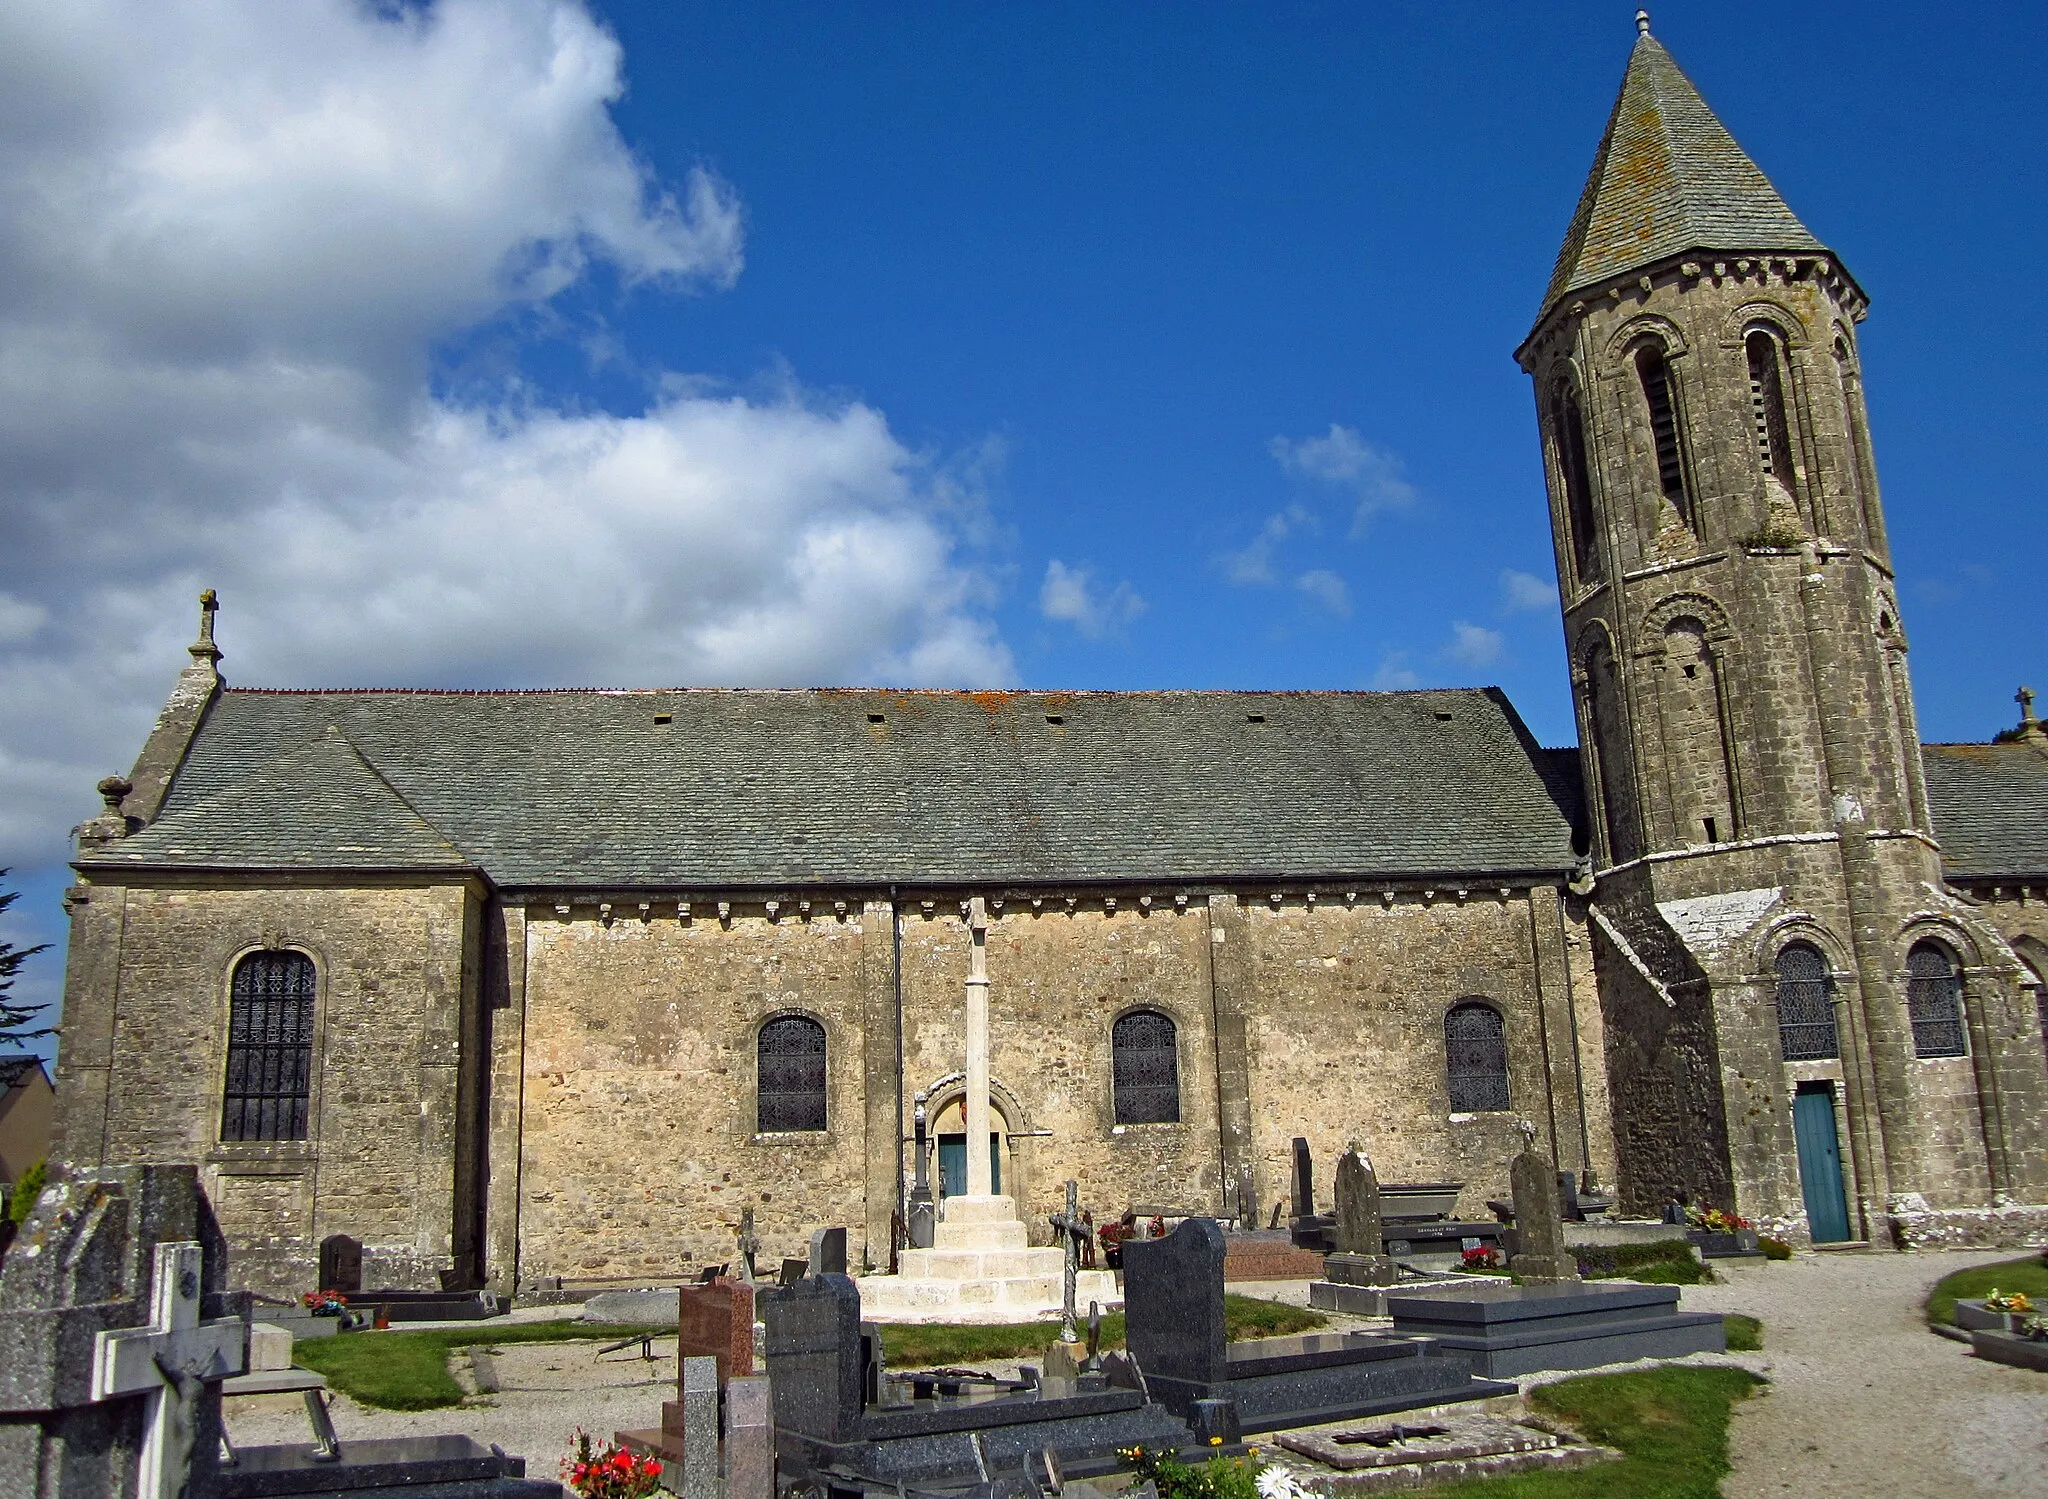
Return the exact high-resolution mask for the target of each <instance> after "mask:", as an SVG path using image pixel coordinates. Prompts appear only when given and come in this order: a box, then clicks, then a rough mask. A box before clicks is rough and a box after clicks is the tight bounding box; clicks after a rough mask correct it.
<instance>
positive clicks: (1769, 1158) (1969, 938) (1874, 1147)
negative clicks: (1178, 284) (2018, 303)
mask: <svg viewBox="0 0 2048 1499" xmlns="http://www.w3.org/2000/svg"><path fill="white" fill-rule="evenodd" d="M1637 30H1638V35H1637V37H1636V41H1635V46H1634V50H1633V52H1632V54H1631V56H1630V59H1629V65H1628V71H1627V74H1626V76H1625V77H1624V79H1623V82H1622V87H1621V94H1620V97H1619V98H1618V99H1617V101H1616V103H1615V106H1614V111H1613V114H1612V116H1611V117H1610V118H1609V120H1608V124H1607V130H1606V133H1605V135H1604V136H1603V137H1602V139H1601V142H1600V147H1599V151H1598V153H1597V155H1596V157H1595V159H1594V163H1593V170H1592V173H1591V175H1590V177H1589V178H1588V180H1587V183H1586V186H1585V190H1584V192H1583V194H1582V195H1581V197H1580V199H1579V204H1578V208H1577V211H1576V212H1575V213H1574V214H1573V216H1572V221H1571V226H1570V229H1569V230H1568V232H1567V234H1566V236H1565V241H1564V246H1563V248H1562V250H1561V251H1560V252H1559V255H1558V258H1557V264H1556V267H1555V269H1554V270H1553V272H1552V275H1551V278H1550V283H1549V287H1548V289H1547V290H1546V292H1545V295H1544V301H1543V310H1542V313H1541V315H1540V316H1539V317H1538V319H1537V322H1536V326H1535V328H1534V330H1533V331H1532V332H1531V333H1530V335H1529V337H1528V339H1527V340H1526V341H1525V342H1524V343H1523V345H1522V347H1521V348H1520V349H1519V350H1518V351H1517V355H1516V357H1517V360H1518V361H1519V362H1520V364H1521V366H1522V368H1523V369H1524V370H1525V371H1527V372H1528V374H1529V375H1530V377H1531V378H1532V379H1533V381H1534V382H1535V388H1536V404H1537V420H1538V426H1539V430H1540V432H1541V435H1542V441H1543V452H1544V461H1545V469H1546V474H1547V477H1548V481H1549V491H1550V506H1551V522H1552V529H1553V534H1554V539H1555V544H1556V556H1557V572H1558V580H1559V585H1560V587H1559V592H1560V596H1561V599H1562V603H1563V608H1564V623H1565V635H1566V644H1567V648H1568V650H1569V653H1570V661H1571V671H1572V690H1573V697H1574V701H1575V705H1576V708H1577V713H1578V724H1579V742H1580V761H1581V771H1582V775H1583V780H1584V786H1585V796H1586V806H1587V819H1588V823H1589V825H1590V828H1591V836H1592V844H1593V847H1592V857H1593V866H1594V870H1593V872H1594V879H1595V882H1596V893H1595V894H1594V896H1593V898H1592V901H1591V903H1590V906H1591V910H1590V920H1591V923H1592V925H1593V928H1594V945H1595V952H1596V960H1597V966H1598V969H1599V973H1600V983H1601V989H1602V997H1603V1003H1604V1004H1607V1005H1608V1006H1609V1008H1610V1010H1611V1012H1612V1014H1611V1017H1610V1019H1611V1024H1610V1027H1609V1036H1610V1045H1609V1069H1610V1086H1611V1087H1612V1088H1613V1089H1614V1092H1615V1105H1616V1117H1617V1131H1618V1134H1619V1135H1620V1136H1621V1138H1620V1139H1619V1140H1618V1141H1617V1144H1618V1146H1619V1149H1620V1152H1621V1157H1622V1161H1623V1178H1624V1179H1623V1181H1622V1183H1621V1186H1622V1190H1623V1193H1624V1196H1625V1197H1626V1198H1629V1199H1632V1200H1631V1203H1630V1205H1631V1206H1634V1207H1636V1208H1639V1209H1640V1208H1653V1207H1655V1206H1657V1205H1659V1203H1660V1202H1661V1201H1662V1200H1664V1199H1667V1198H1668V1197H1669V1196H1671V1195H1674V1194H1683V1195H1686V1196H1688V1197H1691V1198H1694V1199H1702V1200H1706V1201H1710V1202H1716V1203H1719V1204H1721V1205H1723V1206H1732V1207H1739V1208H1740V1209H1741V1210H1742V1211H1743V1212H1744V1213H1745V1214H1747V1215H1749V1216H1752V1217H1756V1218H1759V1219H1762V1220H1764V1221H1766V1222H1770V1223H1773V1224H1776V1225H1778V1226H1780V1227H1781V1228H1782V1229H1783V1230H1784V1231H1787V1232H1791V1233H1794V1234H1795V1235H1798V1234H1804V1233H1806V1232H1809V1231H1810V1232H1812V1233H1813V1234H1814V1235H1815V1236H1821V1237H1835V1238H1868V1237H1872V1236H1878V1237H1882V1236H1883V1234H1884V1233H1885V1227H1884V1224H1885V1223H1886V1222H1888V1221H1890V1220H1891V1219H1892V1218H1895V1217H1896V1215H1897V1214H1899V1213H1901V1212H1909V1211H1917V1210H1918V1208H1917V1207H1916V1206H1915V1205H1916V1204H1919V1205H1922V1206H1924V1205H1927V1204H1934V1205H1936V1207H1937V1208H1939V1207H1940V1206H1941V1205H1946V1206H1947V1207H1952V1208H1955V1209H1963V1210H1967V1209H1973V1208H1977V1207H1984V1206H1988V1205H1989V1204H1990V1203H1991V1202H1992V1201H1993V1200H1994V1199H1997V1198H2000V1197H2011V1196H2014V1195H2018V1196H2020V1197H2022V1198H2023V1199H2024V1200H2028V1201H2041V1200H2043V1198H2048V1154H2044V1152H2043V1151H2042V1150H2041V1149H2040V1148H2038V1147H2039V1144H2040V1141H2041V1136H2042V1132H2043V1127H2044V1124H2048V1121H2044V1119H2043V1109H2044V1104H2048V1098H2044V1094H2048V1080H2044V1079H2043V1077H2042V1076H2041V1075H2040V1074H2041V1068H2040V1065H2039V1057H2040V1052H2039V1049H2038V1048H2039V1036H2038V1022H2035V1023H2034V1024H2033V1025H2031V1026H2030V1025H2029V1024H2028V1022H2027V1017H2026V1016H2025V1015H2024V1014H2023V1013H2020V1011H2021V1005H2020V998H2021V996H2020V991H2019V990H2018V989H2017V987H2016V984H2017V965H2016V963H2015V961H2014V960H2013V958H2012V955H2011V953H2010V951H2009V950H2008V949H2006V948H2005V945H2004V944H2003V942H2002V941H2000V940H1999V939H1998V937H1997V934H1996V933H1995V932H1994V931H1992V930H1991V929H1990V928H1989V926H1988V924H1985V923H1982V922H1979V921H1978V920H1976V919H1975V918H1974V917H1973V916H1972V914H1971V913H1970V911H1969V909H1968V908H1967V906H1966V905H1965V904H1964V903H1963V902H1961V901H1958V900H1957V899H1955V898H1954V897H1953V896H1952V895H1951V894H1949V893H1948V892H1947V891H1946V890H1945V889H1944V888H1943V886H1942V882H1941V864H1940V856H1939V849H1938V844H1937V842H1936V840H1935V835H1934V829H1933V828H1932V825H1931V819H1930V816H1929V812H1928V804H1927V793H1926V787H1925V785H1924V783H1923V778H1922V770H1921V757H1920V744H1919V734H1918V730H1917V728H1916V726H1915V723H1914V716H1913V704H1912V692H1911V688H1910V684H1909V681H1908V676H1907V670H1906V636H1905V632H1904V629H1903V626H1902V624H1901V621H1900V613H1899V608H1898V598H1897V589H1896V585H1895V583H1894V579H1893V571H1892V563H1891V557H1890V553H1889V549H1888V545H1887V542H1886V536H1885V527H1884V519H1883V511H1882V506H1881V504H1880V502H1879V498H1878V490H1877V476H1876V469H1875V465H1874V463H1873V461H1872V453H1871V445H1870V439H1869V434H1868V430H1867V427H1866V419H1865V412H1864V402H1863V391H1862V376H1861V373H1860V364H1859V359H1858V353H1857V340H1856V326H1857V324H1858V323H1859V322H1860V321H1861V320H1862V318H1863V316H1864V313H1865V310H1866V308H1867V305H1868V304H1867V299H1866V298H1865V296H1864V293H1863V291H1862V289H1861V288H1860V287H1859V286H1858V285H1857V283H1856V281H1855V279H1854V278H1853V277H1852V276H1851V275H1850V274H1849V272H1848V271H1847V270H1846V269H1845V268H1844V267H1843V266H1842V264H1841V262H1840V260H1839V258H1838V257H1837V256H1835V255H1834V254H1833V253H1832V252H1831V251H1830V250H1829V249H1828V248H1827V247H1826V246H1825V245H1823V244H1822V243H1821V241H1820V240H1819V239H1817V238H1816V237H1815V236H1814V235H1813V233H1812V232H1811V231H1810V230H1809V229H1808V228H1807V227H1806V226H1805V225H1804V224H1803V223H1801V222H1800V220H1799V219H1798V217H1797V216H1796V215H1794V213H1793V212H1792V210H1791V209H1790V208H1789V207H1788V206H1787V205H1786V203H1785V201H1784V199H1783V198H1782V197H1780V196H1779V194H1778V192H1777V190H1776V189H1775V188H1774V187H1773V186H1772V185H1771V183H1770V181H1769V180H1768V179H1767V178H1766V177H1765V176H1764V174H1763V173H1762V171H1760V170H1759V169H1758V167H1757V166H1756V164H1755V162H1753V161H1752V160H1751V159H1750V158H1749V156H1748V155H1746V154H1745V153H1744V152H1743V150H1742V148H1741V147H1740V146H1738V145H1737V144H1736V143H1735V140H1734V138H1733V137H1732V136H1731V135H1730V134H1729V132H1728V130H1727V129H1726V128H1725V127H1724V126H1723V125H1722V123H1721V121H1720V120H1719V119H1717V118H1716V117H1715V115H1714V113H1713V111H1712V110H1710V109H1709V108H1708V107H1707V105H1706V102H1705V101H1704V100H1703V99H1702V98H1701V96H1700V94H1699V92H1698V90H1697V89H1695V88H1694V86H1693V84H1692V83H1691V81H1690V80H1689V79H1688V78H1687V77H1686V76H1685V74H1684V73H1683V72H1681V71H1680V70H1679V68H1678V65H1677V64H1676V63H1675V62H1674V61H1673V60H1672V58H1671V55H1670V54H1669V53H1668V52H1667V51H1666V50H1665V49H1664V48H1663V47H1662V46H1661V45H1660V44H1659V43H1658V42H1657V40H1656V39H1655V38H1654V37H1653V36H1651V35H1650V30H1649V18H1648V16H1647V15H1645V14H1642V13H1638V16H1637ZM1788 954H1789V955H1790V956H1788ZM1930 955H1938V957H1939V958H1940V960H1941V961H1943V962H1945V963H1947V965H1948V973H1949V976H1950V988H1949V990H1946V991H1943V994H1937V993H1936V989H1937V987H1938V986H1937V985H1936V984H1934V983H1933V981H1932V978H1931V977H1930V975H1932V973H1933V968H1932V965H1933V964H1934V963H1935V957H1934V956H1930ZM1788 964H1789V965H1790V966H1789V967H1788ZM1802 965H1803V966H1802ZM1915 965H1918V966H1917V967H1916V966H1915ZM1795 970H1796V971H1797V972H1799V973H1804V974H1808V975H1816V974H1817V975H1820V977H1810V978H1809V979H1807V980H1804V982H1807V983H1808V984H1809V988H1810V989H1811V992H1807V991H1801V993H1802V995H1803V996H1804V998H1803V1000H1802V1003H1806V1005H1807V1008H1808V1010H1810V1011H1811V1012H1812V1013H1809V1014H1805V1017H1804V1021H1803V1022H1802V1023H1804V1024H1807V1025H1809V1026H1812V1025H1819V1024H1821V1023H1822V1022H1823V1021H1825V1022H1826V1024H1827V1025H1828V1026H1830V1027H1832V1030H1831V1032H1830V1034H1829V1035H1827V1036H1825V1037H1822V1038H1821V1039H1818V1040H1817V1039H1815V1037H1817V1036H1819V1035H1820V1033H1819V1032H1816V1031H1812V1030H1803V1031H1799V1032H1797V1035H1798V1037H1799V1039H1798V1041H1797V1043H1796V1044H1794V1043H1792V1042H1788V1040H1787V1037H1788V1036H1790V1035H1792V1034H1793V1032H1790V1031H1787V1030H1785V1029H1784V1025H1785V1024H1787V1023H1791V1022H1786V1021H1785V1013H1786V1011H1785V995H1786V993H1787V992H1788V991H1787V990H1786V988H1785V983H1786V981H1785V979H1784V975H1785V974H1786V973H1787V972H1791V971H1795ZM1916 973H1918V974H1920V977H1921V979H1922V980H1926V981H1924V982H1923V981H1918V980H1915V979H1914V977H1913V976H1914V974H1916ZM1815 985H1818V986H1820V987H1819V988H1813V987H1812V986H1815ZM1823 991H1824V992H1823ZM1944 995H1946V996H1948V998H1952V999H1953V1007H1952V1008H1953V1016H1952V1018H1953V1024H1952V1025H1951V1026H1949V1027H1948V1029H1946V1030H1943V1029H1942V1028H1941V1026H1940V1025H1938V1024H1936V1022H1937V1021H1939V1020H1941V1018H1942V1016H1944V1015H1947V1014H1949V1013H1950V1012H1949V1011H1948V1010H1946V1009H1944V1008H1943V1006H1944V1005H1945V1004H1947V1003H1948V998H1945V997H1944ZM2015 1031H2019V1032H2029V1031H2030V1032H2032V1045H2033V1047H2034V1048H2035V1049H2034V1050H2033V1052H2032V1054H2031V1057H2030V1058H2029V1059H2027V1060H2026V1061H2025V1062H2024V1063H2023V1062H2022V1061H2021V1060H2020V1058H2019V1056H2018V1054H2017V1048H2016V1047H2014V1046H2012V1045H2011V1044H2010V1043H2009V1039H2008V1038H2009V1037H2010V1036H2011V1035H2012V1034H2013V1033H2014V1032H2015ZM1937 1032H1939V1033H1940V1034H1939V1035H1937ZM1815 1050H1820V1051H1824V1052H1826V1053H1828V1054H1827V1055H1821V1056H1814V1055H1807V1054H1806V1053H1810V1052H1813V1051H1815ZM1809 1095H1811V1096H1809ZM1823 1098H1824V1100H1825V1102H1824V1103H1823V1102H1822V1099H1823ZM1802 1100H1803V1101H1802ZM1795 1115H1796V1116H1797V1118H1798V1119H1799V1120H1800V1121H1803V1123H1801V1124H1800V1125H1799V1126H1798V1127H1796V1128H1795ZM1823 1116H1827V1117H1823ZM1830 1119H1831V1120H1832V1123H1831V1124H1830V1123H1829V1120H1830ZM1823 1124H1828V1126H1829V1127H1830V1128H1832V1129H1833V1131H1834V1137H1833V1139H1834V1148H1836V1149H1837V1151H1838V1154H1839V1159H1840V1167H1839V1174H1840V1179H1839V1181H1838V1182H1835V1183H1832V1184H1831V1183H1829V1182H1826V1181H1822V1182H1819V1183H1816V1182H1814V1181H1812V1180H1809V1179H1804V1178H1802V1175H1801V1162H1802V1160H1805V1159H1806V1158H1807V1157H1806V1155H1803V1154H1802V1152H1808V1153H1809V1154H1810V1153H1811V1152H1812V1151H1814V1150H1818V1149H1819V1146H1818V1144H1817V1143H1816V1141H1817V1139H1818V1133H1819V1132H1820V1130H1821V1127H1822V1125H1823ZM1802 1131H1803V1132H1802ZM1810 1135H1811V1136H1814V1138H1813V1139H1809V1136H1810ZM2022 1142H2024V1144H2022ZM1809 1147H1810V1148H1811V1149H1809ZM1816 1169H1817V1168H1810V1169H1809V1170H1808V1171H1807V1173H1806V1175H1807V1177H1808V1178H1810V1177H1812V1176H1813V1175H1814V1174H1815V1170H1816ZM1901 1204H1904V1205H1905V1206H1903V1207H1902V1206H1901ZM1930 1210H1936V1209H1935V1208H1930Z"/></svg>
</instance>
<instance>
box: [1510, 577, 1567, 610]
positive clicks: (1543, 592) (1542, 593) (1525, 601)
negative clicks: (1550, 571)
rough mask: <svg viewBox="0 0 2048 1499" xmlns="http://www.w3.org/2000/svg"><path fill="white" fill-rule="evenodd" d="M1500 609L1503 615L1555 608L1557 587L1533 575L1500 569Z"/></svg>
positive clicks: (1545, 579)
mask: <svg viewBox="0 0 2048 1499" xmlns="http://www.w3.org/2000/svg"><path fill="white" fill-rule="evenodd" d="M1500 607H1501V612H1502V613H1503V614H1527V613H1529V612H1531V611H1534V610H1539V609H1555V608H1556V607H1557V585H1556V584H1555V583H1552V582H1551V581H1550V580H1549V579H1547V578H1539V577H1537V576H1536V575H1535V574H1534V573H1525V572H1517V571H1516V570H1515V569H1514V568H1512V567H1508V568H1503V569H1501V575H1500Z"/></svg>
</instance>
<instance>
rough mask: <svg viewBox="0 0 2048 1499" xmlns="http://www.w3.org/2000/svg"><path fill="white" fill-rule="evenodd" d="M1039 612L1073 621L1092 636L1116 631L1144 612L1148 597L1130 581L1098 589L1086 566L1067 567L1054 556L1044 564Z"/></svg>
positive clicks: (1096, 636) (1070, 622) (1071, 623)
mask: <svg viewBox="0 0 2048 1499" xmlns="http://www.w3.org/2000/svg"><path fill="white" fill-rule="evenodd" d="M1038 612H1039V613H1041V614H1043V615H1044V616H1045V617H1046V618H1047V619H1056V620H1059V621H1061V622H1062V623H1065V624H1070V625H1072V626H1073V627H1074V628H1075V629H1076V630H1078V631H1079V632H1080V633H1081V634H1082V635H1085V636H1086V637H1088V638H1089V639H1090V640H1099V639H1101V638H1102V637H1103V636H1104V635H1110V634H1114V633H1116V632H1117V631H1119V630H1121V629H1123V628H1124V626H1126V625H1128V624H1129V623H1130V622H1131V621H1132V620H1134V619H1136V618H1137V617H1138V616H1139V615H1141V614H1143V613H1144V612H1145V601H1144V600H1143V599H1142V598H1140V597H1138V594H1137V591H1136V590H1135V589H1133V588H1132V587H1131V585H1130V584H1129V583H1118V584H1117V585H1116V587H1114V588H1112V589H1110V590H1109V591H1108V592H1107V593H1104V592H1102V591H1101V590H1099V589H1098V588H1097V587H1096V585H1095V580H1094V579H1093V578H1092V577H1090V576H1089V574H1088V570H1087V569H1086V568H1085V567H1068V566H1067V565H1066V563H1064V562H1062V561H1060V560H1059V559H1058V558H1057V557H1055V558H1054V559H1053V560H1052V561H1050V562H1048V563H1046V565H1045V581H1044V582H1043V583H1041V584H1040V585H1039V588H1038Z"/></svg>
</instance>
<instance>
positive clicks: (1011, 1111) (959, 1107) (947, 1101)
mask: <svg viewBox="0 0 2048 1499" xmlns="http://www.w3.org/2000/svg"><path fill="white" fill-rule="evenodd" d="M988 1106H989V1124H990V1129H989V1136H988V1146H987V1149H988V1152H989V1180H990V1182H991V1184H992V1189H993V1191H994V1195H996V1196H997V1197H1008V1198H1010V1199H1012V1200H1013V1201H1017V1202H1022V1201H1023V1199H1024V1197H1025V1194H1026V1192H1027V1190H1028V1182H1029V1177H1030V1172H1029V1163H1028V1162H1027V1161H1026V1160H1025V1159H1024V1151H1023V1150H1022V1149H1020V1146H1021V1144H1022V1137H1023V1136H1024V1135H1027V1134H1028V1133H1029V1132H1030V1127H1029V1125H1028V1124H1027V1123H1025V1122H1023V1111H1022V1110H1021V1109H1020V1108H1019V1107H1018V1105H1017V1101H1016V1100H1015V1099H1014V1098H1012V1097H1011V1096H1010V1093H1009V1090H1008V1089H1006V1088H1004V1087H1003V1086H1002V1085H1001V1084H1000V1083H994V1082H992V1083H991V1084H990V1086H989V1100H988ZM927 1108H928V1110H929V1112H928V1113H927V1114H926V1115H925V1117H926V1119H927V1120H929V1121H930V1122H929V1125H928V1126H927V1127H928V1128H929V1130H930V1132H931V1141H932V1156H933V1160H932V1163H931V1165H932V1175H931V1181H932V1189H933V1191H934V1192H935V1193H936V1194H937V1195H939V1196H940V1197H942V1198H944V1197H960V1196H964V1195H965V1194H966V1191H967V1091H966V1088H965V1087H964V1086H963V1085H962V1080H961V1079H960V1077H959V1075H958V1074H957V1073H956V1074H954V1075H953V1076H951V1077H944V1078H941V1079H939V1081H938V1082H937V1083H936V1084H935V1085H934V1086H933V1088H932V1090H931V1092H930V1094H929V1103H928V1104H927Z"/></svg>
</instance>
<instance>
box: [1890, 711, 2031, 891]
mask: <svg viewBox="0 0 2048 1499" xmlns="http://www.w3.org/2000/svg"><path fill="white" fill-rule="evenodd" d="M1920 763H1921V764H1922V765H1924V766H1925V767H1926V771H1927V802H1928V810H1930V811H1931V812H1932V813H1933V814H1934V834H1935V836H1936V837H1937V838H1939V839H1940V840H1941V863H1942V869H1943V871H1944V872H1945V873H1946V874H1947V875H1948V876H1949V877H1950V878H1952V879H1962V880H1968V879H2014V878H2032V879H2039V878H2041V877H2042V876H2044V875H2048V749H2042V748H2040V747H2038V746H2035V745H2028V744H1928V745H1922V746H1921V749H1920Z"/></svg>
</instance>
